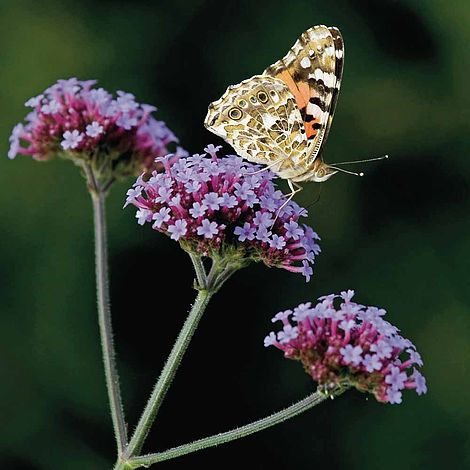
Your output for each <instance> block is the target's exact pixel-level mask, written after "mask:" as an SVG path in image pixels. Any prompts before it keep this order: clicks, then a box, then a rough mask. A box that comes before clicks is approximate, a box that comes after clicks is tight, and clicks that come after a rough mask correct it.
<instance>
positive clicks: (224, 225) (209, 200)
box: [126, 145, 320, 281]
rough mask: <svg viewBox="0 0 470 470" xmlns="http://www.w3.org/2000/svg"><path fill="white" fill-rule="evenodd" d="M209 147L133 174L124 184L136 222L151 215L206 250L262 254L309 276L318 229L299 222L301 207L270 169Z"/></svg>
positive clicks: (156, 223)
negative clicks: (148, 173)
mask: <svg viewBox="0 0 470 470" xmlns="http://www.w3.org/2000/svg"><path fill="white" fill-rule="evenodd" d="M219 148H220V147H214V146H213V145H209V146H207V147H206V148H205V149H204V150H205V151H206V152H207V154H209V157H208V156H207V154H203V155H199V154H196V155H193V156H190V157H187V158H179V159H177V160H176V161H175V160H174V159H172V156H171V155H169V156H168V157H166V158H163V159H160V161H162V163H163V164H164V167H165V171H164V172H163V173H157V172H156V171H154V172H153V173H152V176H151V177H150V178H148V177H147V176H146V175H145V174H144V175H142V176H141V177H139V178H138V179H137V182H136V183H135V184H134V186H133V188H132V189H130V190H129V191H128V192H127V196H128V197H127V201H126V205H128V204H133V205H134V206H136V207H137V208H138V211H137V215H136V217H137V219H138V222H139V224H141V225H143V224H145V223H151V224H152V227H153V228H154V229H155V230H158V231H159V232H162V233H165V234H167V235H169V236H170V237H171V238H172V239H173V240H176V241H179V242H180V243H181V244H182V245H184V247H185V248H186V249H190V250H193V251H195V252H197V253H201V254H203V255H205V256H210V257H213V256H215V255H224V256H228V254H229V253H235V254H236V256H237V257H238V258H240V259H245V260H246V259H251V260H254V261H263V262H264V263H265V264H266V265H268V266H277V267H281V268H284V269H287V270H289V271H292V272H298V273H302V274H303V275H304V276H305V277H306V279H307V281H308V280H309V279H310V276H311V275H312V273H313V270H312V267H311V265H313V262H314V259H315V256H316V255H317V254H318V253H319V252H320V247H319V246H318V244H317V243H316V241H317V240H318V239H319V237H318V235H317V234H316V233H315V232H314V231H313V230H312V229H311V228H310V227H307V226H306V225H303V224H301V223H300V222H299V219H300V218H301V217H305V216H306V215H307V211H306V210H305V209H303V208H301V207H300V206H299V205H298V204H296V203H295V202H293V201H289V202H287V201H286V195H284V194H283V193H282V192H281V191H279V190H277V189H276V187H275V185H274V183H273V179H274V177H275V176H274V174H273V173H271V172H269V171H267V170H263V171H259V170H260V167H259V166H257V165H252V164H251V163H248V162H246V161H245V160H243V159H242V158H241V157H238V156H227V157H225V158H219V157H218V156H217V152H218V150H219Z"/></svg>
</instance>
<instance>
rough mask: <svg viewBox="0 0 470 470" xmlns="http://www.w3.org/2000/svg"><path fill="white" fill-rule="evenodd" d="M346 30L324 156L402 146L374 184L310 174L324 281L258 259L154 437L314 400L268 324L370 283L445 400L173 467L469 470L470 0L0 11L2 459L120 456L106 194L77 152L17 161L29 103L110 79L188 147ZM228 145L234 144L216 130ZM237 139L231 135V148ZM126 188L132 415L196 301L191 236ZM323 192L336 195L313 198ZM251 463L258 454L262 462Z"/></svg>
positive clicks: (357, 410) (125, 301) (119, 319)
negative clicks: (298, 53) (101, 297)
mask: <svg viewBox="0 0 470 470" xmlns="http://www.w3.org/2000/svg"><path fill="white" fill-rule="evenodd" d="M320 23H325V24H329V25H335V26H338V27H339V28H340V29H341V31H342V33H343V36H344V38H345V42H346V66H345V74H344V81H343V88H342V91H341V97H340V100H339V105H338V110H337V113H336V117H335V122H334V124H333V128H332V132H331V134H330V138H329V142H328V144H327V147H326V150H325V153H324V157H325V159H326V161H329V162H334V161H343V160H351V159H357V158H366V157H369V156H375V155H380V154H383V153H389V154H390V155H391V158H390V159H389V160H388V161H387V162H380V163H377V164H374V163H372V164H369V165H367V166H365V167H364V171H365V172H366V173H367V174H366V177H364V178H362V179H361V178H353V177H348V176H346V175H338V176H335V177H334V178H333V179H331V180H330V181H328V182H327V183H325V184H323V185H321V187H320V186H319V185H315V184H309V185H306V188H305V191H303V193H301V194H300V195H299V197H298V201H299V202H300V203H302V204H305V205H310V204H312V205H311V207H310V222H311V223H312V224H313V226H314V227H315V228H316V229H317V231H318V232H319V233H320V235H321V236H322V238H323V241H322V248H323V254H322V255H321V257H320V258H319V260H318V262H317V265H316V274H315V277H314V278H313V281H312V282H311V283H310V284H304V283H303V280H302V279H300V278H299V276H295V275H292V274H289V273H287V272H281V271H280V270H274V269H272V270H269V269H267V268H265V267H263V266H259V265H257V266H251V267H249V268H247V269H245V270H244V271H242V272H240V273H238V274H237V275H236V276H235V277H234V278H233V280H231V282H229V283H228V285H227V287H225V288H224V290H222V292H221V293H220V294H219V295H218V297H217V298H216V300H215V301H214V303H213V304H212V306H211V307H210V309H209V311H208V313H207V315H206V318H205V319H204V320H203V321H202V324H201V327H200V330H199V331H198V333H197V335H196V337H195V339H194V343H193V344H192V345H191V348H190V351H189V353H188V356H187V358H186V359H185V361H184V364H183V366H182V368H181V371H180V373H179V375H178V377H177V379H176V381H175V383H174V387H173V388H172V391H171V393H170V395H169V397H168V401H167V402H166V403H165V406H164V407H163V409H162V412H161V418H160V421H159V423H158V426H156V427H155V431H153V432H152V434H151V436H150V439H149V442H148V448H147V450H149V451H155V450H157V449H163V448H165V447H167V446H170V445H175V444H178V443H182V442H185V441H187V440H189V439H193V438H197V437H201V436H203V435H208V434H212V433H214V432H217V431H221V430H224V429H227V428H229V427H232V426H235V425H238V424H242V423H245V422H247V421H249V420H251V419H253V418H256V417H260V416H262V415H264V414H266V413H268V412H270V411H273V410H275V409H277V408H279V407H281V406H284V405H286V404H288V403H290V402H292V401H294V400H296V399H298V398H300V397H302V396H304V395H305V394H307V393H308V392H309V391H310V390H311V388H312V383H311V382H310V380H309V378H308V377H307V376H306V375H305V374H304V373H303V371H302V370H301V367H300V366H299V365H297V364H295V363H291V362H289V361H286V360H283V359H282V358H281V357H280V355H279V354H277V353H275V352H274V351H272V350H269V349H268V350H265V349H264V348H263V347H262V339H263V337H264V335H265V334H266V333H267V332H268V331H269V329H270V321H269V318H270V317H271V316H272V314H273V313H275V312H276V311H278V310H281V309H285V308H287V307H290V306H293V305H295V304H296V303H298V302H300V301H303V300H306V299H311V298H315V297H317V296H318V295H322V294H326V293H329V292H334V291H337V290H340V289H346V288H355V289H356V290H357V291H358V292H359V299H360V300H361V301H362V302H364V303H370V304H376V305H380V306H384V307H385V308H387V309H388V310H389V312H390V319H391V321H393V322H394V323H396V324H398V325H399V326H400V327H401V328H402V331H403V333H404V334H405V335H406V336H408V337H410V338H412V339H413V340H414V341H415V343H416V344H417V346H418V348H419V350H420V351H421V352H422V354H423V357H424V359H425V362H426V364H425V369H424V372H425V374H426V376H427V378H428V383H429V393H428V395H426V396H425V397H420V398H418V397H416V396H415V395H414V393H408V394H406V396H405V401H404V404H403V405H400V406H384V405H380V404H378V403H375V402H374V401H373V400H367V398H366V397H365V396H363V395H360V394H358V393H348V394H346V395H344V396H343V397H341V398H340V399H338V400H336V401H335V402H334V403H327V404H325V405H322V406H321V407H318V408H315V409H314V410H312V411H311V412H309V413H308V414H306V415H303V416H301V417H299V418H296V419H295V420H292V421H291V422H289V423H286V424H284V425H281V426H279V427H277V428H274V429H272V430H269V431H265V432H263V433H261V434H259V435H257V436H254V437H250V438H248V439H245V440H242V441H239V442H236V443H233V444H230V445H227V446H221V447H219V448H217V449H212V450H208V451H204V452H201V453H199V454H194V455H192V456H187V457H183V458H181V459H179V460H174V461H169V462H166V463H164V464H161V465H160V467H161V468H186V467H187V466H190V465H198V464H201V465H218V464H220V463H219V462H224V464H223V465H224V467H225V466H226V465H227V464H226V462H230V465H233V466H237V467H245V466H247V465H248V467H249V468H257V469H264V468H266V469H268V468H269V469H271V468H294V466H295V465H302V464H303V465H306V464H307V465H314V466H318V467H319V466H323V467H324V466H328V468H329V469H331V470H333V469H347V470H356V469H361V470H367V469H377V468H381V469H383V470H388V469H396V468H400V469H401V470H407V469H413V470H414V469H426V470H430V469H436V470H437V469H441V468H444V467H449V468H452V467H453V468H468V467H469V466H470V442H469V437H470V434H469V431H470V426H469V424H468V423H469V422H470V404H469V401H468V399H467V396H466V392H465V390H468V388H469V387H470V373H469V372H470V371H469V366H468V364H469V359H470V341H469V338H470V316H469V313H470V312H469V305H470V290H469V289H468V285H467V283H468V272H467V271H468V268H467V263H466V262H465V260H466V259H467V260H468V259H469V257H470V238H469V237H468V235H467V234H468V230H469V227H470V222H469V219H468V213H469V206H470V204H469V193H468V183H469V177H468V174H469V170H470V159H469V158H468V148H469V143H470V137H469V136H470V133H469V129H468V126H469V122H470V119H469V115H468V114H469V110H470V93H469V91H470V85H469V81H468V73H469V71H470V55H469V54H468V46H467V45H468V43H469V41H470V28H469V24H470V4H469V2H468V0H450V1H449V2H444V3H443V2H439V1H437V0H427V1H426V2H421V1H418V0H414V1H405V0H402V1H398V0H396V1H392V0H382V1H380V2H378V1H376V0H349V1H348V0H342V1H335V2H325V1H318V0H290V1H289V2H286V1H280V0H272V1H270V2H249V1H246V0H240V1H224V2H221V1H217V0H193V1H191V0H173V1H159V2H156V1H153V2H151V1H144V0H140V1H136V0H134V1H127V2H126V1H123V0H122V1H111V0H105V1H100V2H94V1H91V0H82V1H81V2H74V1H72V0H43V1H33V0H29V1H28V0H15V1H13V0H11V1H8V0H2V2H1V3H0V40H1V44H2V47H1V48H0V72H1V73H0V84H1V86H0V106H1V109H2V115H3V118H2V119H1V122H0V134H1V139H0V151H1V154H2V155H4V158H2V159H0V175H1V176H0V178H1V183H2V184H1V185H0V201H1V209H0V215H1V217H0V231H1V238H2V242H1V243H0V279H1V282H0V310H1V312H2V320H3V321H2V328H1V336H2V338H1V354H0V372H1V375H2V385H1V386H0V403H1V405H0V407H1V416H2V431H1V435H2V436H1V443H2V444H1V452H0V467H1V468H5V469H6V468H8V469H9V470H13V469H15V470H21V469H40V470H63V469H67V470H75V469H77V470H78V469H84V468H86V469H87V470H95V469H96V470H102V469H104V468H110V466H111V462H112V457H113V455H114V443H113V437H112V431H111V423H110V419H109V417H108V413H107V401H106V394H105V388H104V379H103V374H102V367H101V359H100V349H99V338H98V331H97V325H96V318H95V317H96V314H95V310H94V309H95V305H94V277H93V244H92V226H91V222H92V219H91V210H90V209H91V207H90V203H89V202H90V201H89V200H88V196H87V194H86V191H85V186H84V183H83V181H82V179H81V177H80V176H79V174H78V172H77V170H76V168H74V167H73V166H72V165H70V164H67V163H65V162H63V161H54V162H50V163H36V162H33V161H31V160H30V159H29V158H26V157H23V158H21V157H19V158H17V160H16V161H14V162H10V161H8V160H7V159H6V151H7V143H8V135H9V132H10V130H11V128H12V127H13V125H14V124H15V123H16V122H18V121H19V120H21V119H22V117H23V116H24V114H25V108H23V106H22V103H23V102H24V101H25V100H26V99H27V98H29V97H30V96H33V95H36V94H37V93H39V92H40V91H42V90H43V89H44V88H45V87H47V86H48V85H49V84H51V83H52V82H53V81H55V80H56V79H58V78H67V77H70V76H77V77H79V78H82V79H87V78H97V79H99V81H100V85H101V86H103V87H105V88H107V89H109V90H110V91H114V90H116V89H123V90H126V91H130V92H133V93H135V94H136V96H137V99H138V100H139V101H143V102H149V103H152V104H156V105H157V106H158V107H159V111H158V113H157V115H158V117H160V118H162V119H164V120H165V121H166V122H167V123H168V125H169V126H170V127H171V128H172V129H173V130H174V131H175V132H176V133H177V134H178V135H179V136H180V137H181V140H182V143H183V145H184V146H185V147H186V148H188V149H189V150H191V151H195V152H198V151H201V150H202V147H203V146H204V145H205V144H207V143H209V142H214V143H216V142H217V139H216V138H215V137H214V136H212V135H211V134H209V133H208V132H206V131H205V130H204V128H203V125H202V122H203V118H204V115H205V112H206V108H207V105H208V103H209V102H210V101H213V100H214V99H217V98H218V97H219V96H220V95H221V94H222V92H223V91H224V90H225V88H226V86H228V85H229V84H232V83H237V82H239V81H240V80H242V79H244V78H247V77H249V76H251V75H253V74H256V73H260V72H261V71H262V70H263V69H264V68H265V67H266V66H267V65H269V64H270V63H272V62H274V61H275V60H277V59H278V58H280V57H281V56H282V55H283V54H284V53H285V52H286V51H287V49H288V48H289V47H290V46H291V45H292V44H293V42H294V41H295V39H296V38H297V37H298V36H299V35H300V33H301V32H302V31H303V30H305V29H306V28H308V27H310V26H312V25H314V24H320ZM217 143H219V142H217ZM227 150H228V148H227ZM130 183H131V182H130V181H129V182H126V183H121V184H120V185H117V186H116V187H115V188H114V190H113V192H112V194H111V197H110V198H109V231H110V251H111V257H112V260H111V262H112V273H111V275H112V297H113V307H114V315H115V318H114V322H115V328H116V342H117V347H118V355H119V364H120V367H121V370H122V382H123V386H124V395H125V399H126V409H127V412H128V417H129V422H130V423H131V424H130V428H132V427H133V423H135V422H136V419H137V418H138V414H139V412H140V410H141V409H142V406H143V404H144V402H145V400H146V397H147V396H148V393H149V391H150V388H151V385H152V383H153V382H154V380H155V378H156V376H157V374H158V371H159V369H160V367H161V366H162V363H163V361H164V357H165V356H166V354H167V352H168V350H169V348H170V347H171V344H172V341H173V338H174V337H175V335H176V333H177V331H178V329H179V327H180V326H181V324H182V322H183V318H184V314H185V312H186V311H187V309H188V305H189V304H190V302H191V301H192V298H193V292H192V291H191V282H192V273H191V268H190V263H189V262H188V260H187V259H186V257H185V255H184V254H183V253H182V252H181V250H179V249H178V247H177V245H176V243H173V242H171V241H170V240H168V239H166V238H164V237H163V236H161V235H159V234H156V233H154V232H152V230H150V229H149V228H141V227H139V226H138V225H137V224H136V223H135V222H134V218H133V212H132V210H130V209H127V210H125V211H122V210H121V207H122V203H123V198H124V193H125V190H126V188H127V186H129V185H130ZM319 196H320V199H319V201H318V202H316V203H315V201H317V200H318V197H319ZM248 456H249V457H248Z"/></svg>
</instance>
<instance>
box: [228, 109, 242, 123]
mask: <svg viewBox="0 0 470 470" xmlns="http://www.w3.org/2000/svg"><path fill="white" fill-rule="evenodd" d="M228 115H229V117H230V119H233V120H234V121H238V120H239V119H240V118H241V117H242V116H243V113H242V111H241V109H239V108H232V109H231V110H230V111H229V112H228Z"/></svg>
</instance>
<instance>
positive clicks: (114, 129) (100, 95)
mask: <svg viewBox="0 0 470 470" xmlns="http://www.w3.org/2000/svg"><path fill="white" fill-rule="evenodd" d="M95 84H96V81H95V80H86V81H80V80H77V79H76V78H70V79H68V80H58V82H57V83H55V84H54V85H52V86H51V87H49V88H48V89H47V90H46V91H44V93H42V94H40V95H38V96H36V97H34V98H31V99H29V100H28V101H26V103H25V106H27V107H29V108H32V111H31V112H30V113H29V114H28V115H27V116H26V123H25V124H21V123H20V124H17V125H16V126H15V127H14V129H13V132H12V134H11V136H10V150H9V152H8V157H9V158H11V159H12V158H15V157H16V155H18V154H22V155H31V156H32V157H33V158H35V159H36V160H48V159H50V158H52V157H54V156H55V155H61V156H65V157H69V158H71V159H74V160H75V161H77V160H78V161H80V160H93V159H96V158H99V157H103V156H105V157H106V158H110V159H111V160H112V161H113V171H114V172H115V173H118V176H120V174H121V173H122V174H123V175H127V174H139V172H140V171H142V168H150V167H152V166H153V164H154V160H155V157H158V156H163V155H166V154H167V153H168V152H169V150H168V145H169V144H170V143H176V142H178V139H177V138H176V137H175V135H174V134H173V132H171V131H170V130H169V129H168V127H167V126H166V125H165V123H164V122H162V121H157V120H156V119H155V118H154V117H153V116H152V115H151V113H152V112H153V111H155V110H156V108H155V107H154V106H151V105H148V104H139V103H137V102H136V101H135V98H134V95H132V94H130V93H125V92H123V91H118V92H117V97H116V98H114V97H113V96H112V95H111V94H110V93H108V92H107V91H106V90H104V89H103V88H94V85H95Z"/></svg>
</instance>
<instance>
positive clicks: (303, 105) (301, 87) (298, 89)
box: [276, 70, 320, 139]
mask: <svg viewBox="0 0 470 470" xmlns="http://www.w3.org/2000/svg"><path fill="white" fill-rule="evenodd" d="M276 78H280V79H281V80H282V81H283V82H284V83H285V84H286V85H287V86H288V87H289V90H290V92H291V93H292V94H293V95H294V98H295V102H296V103H297V107H298V108H299V110H300V113H301V115H302V118H303V122H304V127H305V135H306V136H307V139H312V138H313V137H315V136H316V135H317V132H318V127H319V126H320V119H319V118H314V119H313V120H308V118H309V116H308V115H307V106H308V103H309V102H310V98H312V97H314V96H312V95H315V93H314V90H311V88H310V86H309V84H308V82H297V83H296V82H295V81H294V79H293V78H292V75H291V74H290V73H289V71H288V70H283V71H282V72H281V73H280V74H279V75H276Z"/></svg>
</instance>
